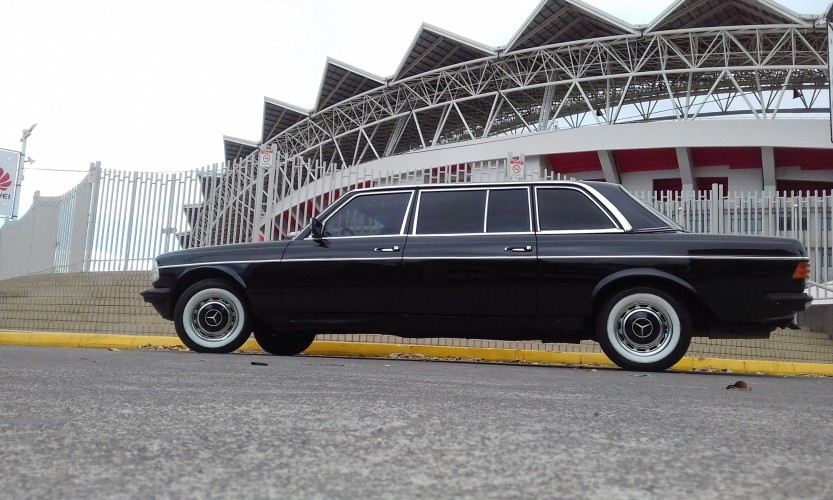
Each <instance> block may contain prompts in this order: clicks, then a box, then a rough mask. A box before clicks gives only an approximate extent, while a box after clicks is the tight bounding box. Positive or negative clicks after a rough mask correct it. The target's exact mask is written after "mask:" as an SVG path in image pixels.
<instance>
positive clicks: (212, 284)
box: [174, 279, 252, 353]
mask: <svg viewBox="0 0 833 500" xmlns="http://www.w3.org/2000/svg"><path fill="white" fill-rule="evenodd" d="M174 327H175V328H176V334H177V335H178V336H179V339H180V340H182V343H183V344H185V345H186V346H187V347H188V348H189V349H191V350H192V351H196V352H207V353H227V352H232V351H234V350H236V349H238V348H239V347H240V346H242V345H243V343H244V342H246V340H247V339H248V338H249V334H251V332H252V328H251V314H250V313H249V309H248V306H247V305H246V302H245V298H244V296H243V293H242V292H241V291H240V290H239V288H237V287H236V286H235V285H234V284H232V283H231V282H228V281H225V280H219V279H208V280H203V281H199V282H197V283H195V284H193V285H191V286H190V287H188V289H186V290H185V292H184V293H183V294H182V296H181V297H180V298H179V300H178V301H177V303H176V308H175V309H174Z"/></svg>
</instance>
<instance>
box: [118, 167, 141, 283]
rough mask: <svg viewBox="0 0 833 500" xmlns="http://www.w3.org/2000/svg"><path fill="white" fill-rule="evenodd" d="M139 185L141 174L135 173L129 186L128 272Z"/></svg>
mask: <svg viewBox="0 0 833 500" xmlns="http://www.w3.org/2000/svg"><path fill="white" fill-rule="evenodd" d="M138 183H139V172H133V179H132V180H131V182H130V183H129V184H128V186H129V189H130V214H129V215H128V216H127V241H126V242H125V244H124V267H123V269H122V271H127V270H128V267H129V265H130V245H132V244H133V214H134V213H135V212H136V191H138V186H137V184H138Z"/></svg>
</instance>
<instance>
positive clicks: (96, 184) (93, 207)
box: [81, 161, 101, 272]
mask: <svg viewBox="0 0 833 500" xmlns="http://www.w3.org/2000/svg"><path fill="white" fill-rule="evenodd" d="M90 170H92V171H93V178H92V194H91V195H90V206H89V216H88V217H87V241H86V243H85V244H84V265H83V267H82V268H81V269H82V271H83V272H90V269H91V267H92V260H93V245H94V244H95V230H96V218H97V217H98V192H99V189H100V188H101V162H100V161H97V162H95V163H90Z"/></svg>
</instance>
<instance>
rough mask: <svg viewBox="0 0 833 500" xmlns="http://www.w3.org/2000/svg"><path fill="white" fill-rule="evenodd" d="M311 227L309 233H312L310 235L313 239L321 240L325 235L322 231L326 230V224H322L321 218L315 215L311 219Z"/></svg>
mask: <svg viewBox="0 0 833 500" xmlns="http://www.w3.org/2000/svg"><path fill="white" fill-rule="evenodd" d="M309 227H310V233H309V234H310V237H312V239H314V240H320V239H321V238H323V237H324V235H323V234H322V232H323V231H324V225H323V224H321V221H320V220H318V219H316V218H315V217H312V218H311V219H310V220H309Z"/></svg>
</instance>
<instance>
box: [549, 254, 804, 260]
mask: <svg viewBox="0 0 833 500" xmlns="http://www.w3.org/2000/svg"><path fill="white" fill-rule="evenodd" d="M538 258H539V259H542V260H566V259H593V260H598V259H680V260H683V259H686V260H792V261H801V260H807V259H808V258H807V257H775V256H773V257H765V256H761V255H749V256H743V255H539V256H538Z"/></svg>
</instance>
